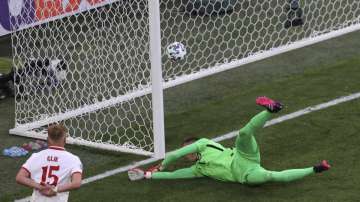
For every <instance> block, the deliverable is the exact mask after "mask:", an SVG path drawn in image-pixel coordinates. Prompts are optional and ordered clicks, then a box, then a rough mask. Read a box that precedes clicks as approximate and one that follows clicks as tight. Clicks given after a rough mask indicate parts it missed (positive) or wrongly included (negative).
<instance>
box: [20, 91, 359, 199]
mask: <svg viewBox="0 0 360 202" xmlns="http://www.w3.org/2000/svg"><path fill="white" fill-rule="evenodd" d="M358 98H360V92H358V93H354V94H351V95H348V96H343V97H340V98H337V99H334V100H331V101H329V102H325V103H322V104H318V105H315V106H310V107H307V108H305V109H302V110H299V111H296V112H293V113H290V114H287V115H284V116H280V117H278V118H275V119H271V120H270V121H268V122H266V124H265V126H264V127H268V126H272V125H275V124H278V123H281V122H284V121H287V120H290V119H294V118H297V117H300V116H303V115H305V114H309V113H311V112H314V111H319V110H322V109H325V108H328V107H331V106H334V105H337V104H341V103H344V102H348V101H351V100H355V99H358ZM237 133H238V130H236V131H232V132H230V133H227V134H224V135H221V136H218V137H216V138H213V139H212V140H213V141H215V142H220V141H223V140H227V139H230V138H233V137H235V136H236V135H237ZM170 152H172V151H170ZM167 153H169V152H167ZM157 160H159V159H157V158H149V159H145V160H142V161H138V162H134V163H133V164H129V165H127V166H122V167H119V168H116V169H113V170H110V171H106V172H104V173H101V174H98V175H95V176H92V177H89V178H86V179H84V180H83V181H82V184H87V183H90V182H94V181H97V180H101V179H104V178H106V177H109V176H112V175H116V174H118V173H122V172H125V171H127V170H129V169H132V168H136V167H139V166H142V165H146V164H149V163H153V162H155V161H157ZM30 199H31V197H30V196H29V197H26V198H23V199H19V200H15V202H28V201H30Z"/></svg>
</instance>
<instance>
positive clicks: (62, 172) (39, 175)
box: [22, 146, 82, 202]
mask: <svg viewBox="0 0 360 202" xmlns="http://www.w3.org/2000/svg"><path fill="white" fill-rule="evenodd" d="M22 168H24V169H25V170H26V171H27V172H29V174H30V178H31V179H33V180H34V181H35V182H37V183H40V184H49V185H54V186H58V185H62V184H66V183H69V182H71V176H72V175H73V174H74V173H82V164H81V161H80V159H79V157H77V156H75V155H73V154H71V153H70V152H67V151H65V149H64V148H62V147H55V146H50V147H49V148H48V149H45V150H43V151H40V152H38V153H34V154H32V155H31V157H30V158H29V159H28V160H27V161H26V162H25V164H24V165H23V166H22ZM68 197H69V192H62V193H58V194H57V195H56V196H54V197H46V196H43V195H41V194H40V192H39V191H37V190H34V192H33V194H32V198H31V201H36V202H42V201H44V202H45V201H49V202H55V201H56V202H57V201H59V202H60V201H61V202H63V201H67V200H68Z"/></svg>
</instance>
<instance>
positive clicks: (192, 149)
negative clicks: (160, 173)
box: [161, 139, 204, 169]
mask: <svg viewBox="0 0 360 202" xmlns="http://www.w3.org/2000/svg"><path fill="white" fill-rule="evenodd" d="M203 142H204V141H202V139H200V140H198V141H196V142H194V143H192V144H189V145H186V146H184V147H182V148H180V149H177V150H175V151H173V152H170V153H169V154H167V155H166V157H165V159H164V160H163V161H162V162H161V167H162V169H165V168H166V167H167V166H168V165H169V164H171V163H173V162H175V161H176V160H178V159H179V158H181V157H183V156H186V155H187V154H191V153H198V152H200V148H202V147H201V145H202V144H204V143H203Z"/></svg>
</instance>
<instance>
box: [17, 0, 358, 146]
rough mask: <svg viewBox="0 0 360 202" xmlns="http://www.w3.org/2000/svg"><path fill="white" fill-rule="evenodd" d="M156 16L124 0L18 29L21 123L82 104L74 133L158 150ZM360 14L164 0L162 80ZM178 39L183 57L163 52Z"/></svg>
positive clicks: (337, 1) (322, 6)
mask: <svg viewBox="0 0 360 202" xmlns="http://www.w3.org/2000/svg"><path fill="white" fill-rule="evenodd" d="M37 2H45V1H37ZM47 2H51V1H47ZM54 2H55V1H54ZM34 5H35V4H34ZM48 7H49V9H50V10H51V8H52V5H51V3H50V4H49V5H48ZM49 12H50V11H46V10H45V11H44V12H37V13H36V15H38V16H40V18H41V16H42V15H44V17H46V15H49ZM148 16H149V13H148V2H147V0H136V1H133V0H121V1H115V2H113V3H110V4H107V5H105V6H101V7H98V8H94V9H91V10H88V11H85V12H81V13H78V14H75V15H72V16H69V17H64V18H61V19H57V20H54V21H50V22H47V23H44V24H41V25H38V26H35V27H30V28H27V29H22V30H21V31H18V32H14V33H13V34H12V40H13V44H14V45H13V56H14V67H15V70H16V71H15V75H16V76H15V78H16V80H17V82H16V85H15V86H16V96H17V99H16V124H17V125H22V124H27V123H31V122H34V121H39V120H45V119H47V118H49V117H52V116H55V115H58V114H64V113H65V114H66V113H69V112H72V111H73V110H77V109H84V110H83V113H81V114H76V116H74V117H68V118H66V119H64V120H63V122H64V124H65V125H66V126H67V127H68V128H69V132H70V135H71V136H72V137H74V138H77V139H83V140H87V141H92V142H98V143H107V144H113V145H123V146H124V145H125V146H126V147H129V148H140V149H143V150H146V151H152V150H153V137H152V135H153V134H152V133H153V132H152V123H153V120H152V107H151V94H149V93H151V91H150V90H149V87H151V81H150V61H149V17H148ZM359 16H360V1H358V0H333V1H328V0H318V1H312V0H301V1H300V0H245V1H238V0H178V1H175V0H160V26H161V35H162V36H161V49H162V53H163V55H162V63H163V66H162V68H163V79H164V81H165V82H167V81H170V80H176V79H177V78H179V77H182V76H186V75H191V74H193V73H196V72H200V71H203V70H209V69H212V68H216V67H217V66H219V65H220V64H227V63H229V62H231V61H236V60H241V59H244V58H247V57H248V56H251V55H254V54H257V53H261V52H263V51H271V50H272V49H274V48H277V47H281V46H286V45H289V44H292V43H294V42H298V41H301V40H304V39H312V38H314V37H317V36H320V35H323V34H326V33H329V32H332V31H335V30H339V29H342V28H345V27H349V26H351V25H358V24H360V18H359ZM24 20H25V19H24ZM24 20H22V21H24ZM19 22H21V20H18V21H17V20H13V21H12V22H11V23H12V24H13V26H14V27H19V26H20V27H21V25H20V24H19ZM175 41H179V42H181V43H183V44H184V45H185V46H186V49H187V53H188V54H187V56H186V57H185V59H184V60H181V61H178V62H172V61H171V60H169V59H168V58H167V56H166V54H165V52H166V51H165V50H166V47H167V45H168V44H171V43H173V42H175ZM39 61H40V62H39ZM40 63H42V64H40ZM145 91H146V92H145ZM136 92H145V93H136ZM133 95H135V96H133ZM119 97H124V99H120V101H119V100H118V101H116V102H115V101H114V102H113V103H112V104H109V105H106V106H102V105H101V103H103V102H104V101H109V100H110V101H111V100H112V99H113V98H119ZM88 106H101V107H97V108H96V110H86V109H85V108H86V107H88ZM80 111H81V110H80Z"/></svg>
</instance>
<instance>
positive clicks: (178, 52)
mask: <svg viewBox="0 0 360 202" xmlns="http://www.w3.org/2000/svg"><path fill="white" fill-rule="evenodd" d="M166 53H167V55H168V57H169V58H170V59H171V60H173V61H178V60H182V59H184V57H185V55H186V48H185V46H184V44H182V43H180V42H174V43H172V44H169V45H168V46H167V48H166Z"/></svg>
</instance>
